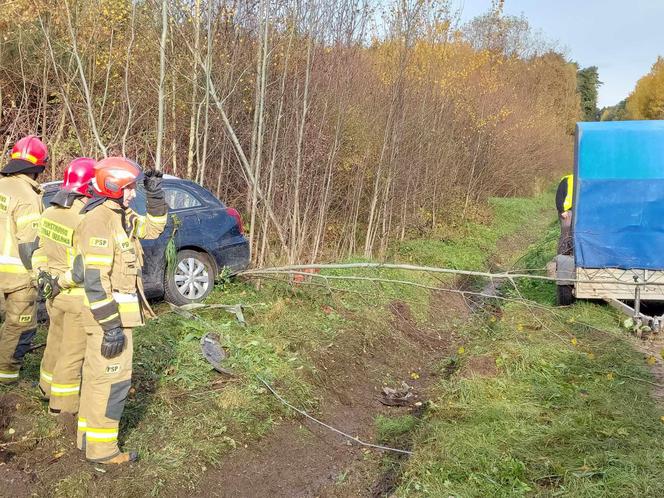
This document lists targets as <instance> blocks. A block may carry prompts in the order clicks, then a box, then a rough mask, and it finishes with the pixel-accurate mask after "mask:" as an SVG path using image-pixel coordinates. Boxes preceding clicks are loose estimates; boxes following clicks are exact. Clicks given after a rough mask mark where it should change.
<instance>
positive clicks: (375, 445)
mask: <svg viewBox="0 0 664 498" xmlns="http://www.w3.org/2000/svg"><path fill="white" fill-rule="evenodd" d="M256 378H257V379H258V380H260V381H261V382H262V383H263V384H264V385H265V387H267V388H268V389H269V390H270V392H271V393H272V394H274V396H275V397H276V398H277V399H278V400H279V401H281V402H282V403H283V404H284V405H286V406H287V407H288V408H290V409H291V410H294V411H296V412H297V413H299V414H300V415H302V416H303V417H306V418H308V419H309V420H311V421H312V422H316V423H317V424H318V425H321V426H323V427H325V428H326V429H328V430H330V431H332V432H336V433H337V434H339V435H341V436H343V437H345V438H347V439H350V440H351V441H354V442H355V443H357V444H359V445H361V446H366V447H367V448H374V449H377V450H382V451H392V452H394V453H401V454H403V455H412V454H413V452H412V451H409V450H401V449H399V448H391V447H389V446H382V445H380V444H373V443H367V442H366V441H362V440H361V439H360V438H357V437H355V436H351V435H350V434H347V433H345V432H343V431H340V430H339V429H336V428H334V427H332V426H331V425H328V424H326V423H325V422H321V421H320V420H318V419H317V418H315V417H312V416H311V415H309V414H308V413H307V412H305V411H304V410H301V409H300V408H297V407H295V406H293V405H291V404H290V403H289V402H288V401H286V400H285V399H284V398H283V397H281V395H279V393H278V392H277V391H275V389H274V388H273V387H272V386H271V385H270V384H268V383H267V381H266V380H265V379H263V378H262V377H260V376H258V375H257V376H256Z"/></svg>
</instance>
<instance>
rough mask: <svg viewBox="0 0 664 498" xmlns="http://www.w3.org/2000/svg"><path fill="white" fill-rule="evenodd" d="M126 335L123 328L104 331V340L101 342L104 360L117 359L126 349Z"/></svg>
mask: <svg viewBox="0 0 664 498" xmlns="http://www.w3.org/2000/svg"><path fill="white" fill-rule="evenodd" d="M124 345H125V335H124V332H123V331H122V327H114V328H112V329H109V330H104V338H103V339H102V341H101V355H102V356H103V357H104V358H115V357H116V356H118V355H119V354H120V353H122V350H123V349H124Z"/></svg>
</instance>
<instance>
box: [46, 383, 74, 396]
mask: <svg viewBox="0 0 664 498" xmlns="http://www.w3.org/2000/svg"><path fill="white" fill-rule="evenodd" d="M80 390H81V385H80V384H51V396H72V395H74V394H78V392H79V391H80Z"/></svg>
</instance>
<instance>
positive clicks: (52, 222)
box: [32, 190, 86, 295]
mask: <svg viewBox="0 0 664 498" xmlns="http://www.w3.org/2000/svg"><path fill="white" fill-rule="evenodd" d="M85 200H86V198H85V197H83V196H82V195H80V194H76V193H72V192H67V191H64V190H61V191H60V192H58V193H57V194H56V196H55V197H54V198H53V200H52V201H51V207H49V208H47V209H46V210H45V211H44V212H43V213H42V216H41V219H40V220H39V247H38V248H37V250H36V251H35V253H34V255H33V257H32V268H33V270H34V271H35V274H37V273H39V271H40V270H43V271H46V272H48V273H50V274H51V276H53V277H57V278H58V284H59V285H60V287H61V288H62V289H63V291H64V292H65V293H67V294H80V295H83V265H82V264H81V263H82V261H81V259H80V258H78V260H77V261H78V264H77V265H76V269H75V268H74V261H75V260H76V250H75V248H74V232H75V230H76V228H77V227H78V225H79V223H80V222H81V220H82V219H83V214H81V210H82V209H83V207H84V206H85ZM72 273H73V274H72Z"/></svg>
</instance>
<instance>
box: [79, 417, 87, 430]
mask: <svg viewBox="0 0 664 498" xmlns="http://www.w3.org/2000/svg"><path fill="white" fill-rule="evenodd" d="M87 426H88V420H87V419H85V418H79V419H78V428H79V429H85V428H86V427H87Z"/></svg>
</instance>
